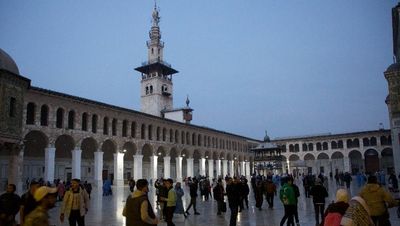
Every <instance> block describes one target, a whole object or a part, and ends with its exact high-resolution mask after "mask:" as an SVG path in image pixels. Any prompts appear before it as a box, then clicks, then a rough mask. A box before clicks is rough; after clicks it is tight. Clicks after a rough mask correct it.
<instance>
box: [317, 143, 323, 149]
mask: <svg viewBox="0 0 400 226" xmlns="http://www.w3.org/2000/svg"><path fill="white" fill-rule="evenodd" d="M321 150H322V145H321V143H320V142H318V143H317V151H321Z"/></svg>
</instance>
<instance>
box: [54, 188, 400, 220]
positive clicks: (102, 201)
mask: <svg viewBox="0 0 400 226" xmlns="http://www.w3.org/2000/svg"><path fill="white" fill-rule="evenodd" d="M330 182H331V183H330V186H329V187H330V189H329V194H330V197H329V199H328V200H333V199H334V196H335V193H336V189H337V187H336V185H334V183H333V181H330ZM296 184H300V183H299V182H296ZM299 187H300V192H301V196H300V199H299V218H300V225H302V226H314V225H315V221H314V210H313V205H312V200H311V199H309V198H308V199H307V198H305V197H304V195H303V194H304V193H303V189H302V186H299ZM358 190H359V188H358V187H357V185H355V183H353V185H352V187H351V193H352V194H357V192H358ZM185 192H186V194H185V196H184V200H183V202H184V206H187V204H188V202H189V195H188V194H189V191H188V189H187V188H186V189H185ZM113 193H114V195H113V196H105V197H103V196H102V194H101V192H100V193H99V192H97V190H94V191H93V194H92V198H91V203H90V204H91V208H90V210H89V213H88V214H87V216H86V225H87V226H98V225H102V226H120V225H125V219H124V217H123V216H122V209H123V207H124V204H125V200H126V197H127V196H128V195H129V189H128V187H126V186H125V187H114V188H113ZM150 198H151V201H152V202H153V204H152V205H153V207H154V208H156V205H155V198H154V190H153V189H151V193H150ZM328 200H327V201H328ZM249 201H250V206H251V207H250V208H249V209H248V210H247V209H246V210H244V211H243V212H241V213H239V216H238V224H237V225H238V226H261V225H265V226H275V225H279V222H280V219H281V218H282V216H283V206H282V204H281V203H280V202H279V200H278V198H277V197H275V208H274V209H272V210H271V209H268V208H267V203H266V202H265V201H264V203H263V210H261V211H260V210H258V209H256V208H255V207H254V205H255V201H254V198H253V195H252V194H250V196H249ZM59 205H60V203H57V207H56V208H54V209H53V210H51V223H52V224H54V225H67V223H66V222H64V224H61V223H60V222H59V220H58V215H59ZM197 206H198V207H197V208H198V211H199V212H200V213H201V215H193V214H191V215H190V216H189V217H188V218H187V219H186V220H185V221H184V222H178V219H175V224H176V225H177V226H192V225H208V226H214V225H221V226H222V225H229V217H230V212H229V208H228V212H227V213H225V214H223V215H221V216H217V215H216V211H217V204H216V202H215V201H213V200H209V201H200V200H199V199H198V205H197ZM156 211H157V214H158V209H157V210H156ZM191 211H192V210H191ZM390 213H391V221H392V225H400V219H399V218H397V216H396V214H395V209H391V211H390ZM182 220H183V218H182ZM159 225H166V223H165V222H162V223H160V224H159Z"/></svg>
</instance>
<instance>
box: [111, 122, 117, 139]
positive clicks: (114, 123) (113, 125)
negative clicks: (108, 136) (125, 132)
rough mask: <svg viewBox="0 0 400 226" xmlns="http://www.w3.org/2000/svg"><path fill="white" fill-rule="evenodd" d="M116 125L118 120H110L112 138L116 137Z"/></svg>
mask: <svg viewBox="0 0 400 226" xmlns="http://www.w3.org/2000/svg"><path fill="white" fill-rule="evenodd" d="M117 123H118V120H117V119H115V118H114V119H113V120H112V135H113V136H117Z"/></svg>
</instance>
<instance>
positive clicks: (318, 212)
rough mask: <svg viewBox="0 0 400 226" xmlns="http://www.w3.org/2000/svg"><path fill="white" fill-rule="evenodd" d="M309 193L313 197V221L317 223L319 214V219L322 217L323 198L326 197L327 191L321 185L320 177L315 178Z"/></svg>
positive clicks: (323, 208)
mask: <svg viewBox="0 0 400 226" xmlns="http://www.w3.org/2000/svg"><path fill="white" fill-rule="evenodd" d="M310 194H311V196H312V197H313V203H314V211H315V223H316V225H319V223H320V222H319V216H321V221H323V219H324V210H325V198H326V197H328V192H327V191H326V188H325V187H324V186H322V184H321V179H320V178H317V179H315V185H314V186H313V187H312V188H311V192H310Z"/></svg>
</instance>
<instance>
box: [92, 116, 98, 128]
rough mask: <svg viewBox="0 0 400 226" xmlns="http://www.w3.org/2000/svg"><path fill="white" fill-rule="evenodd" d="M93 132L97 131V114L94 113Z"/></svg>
mask: <svg viewBox="0 0 400 226" xmlns="http://www.w3.org/2000/svg"><path fill="white" fill-rule="evenodd" d="M92 133H97V115H96V114H95V115H92Z"/></svg>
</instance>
